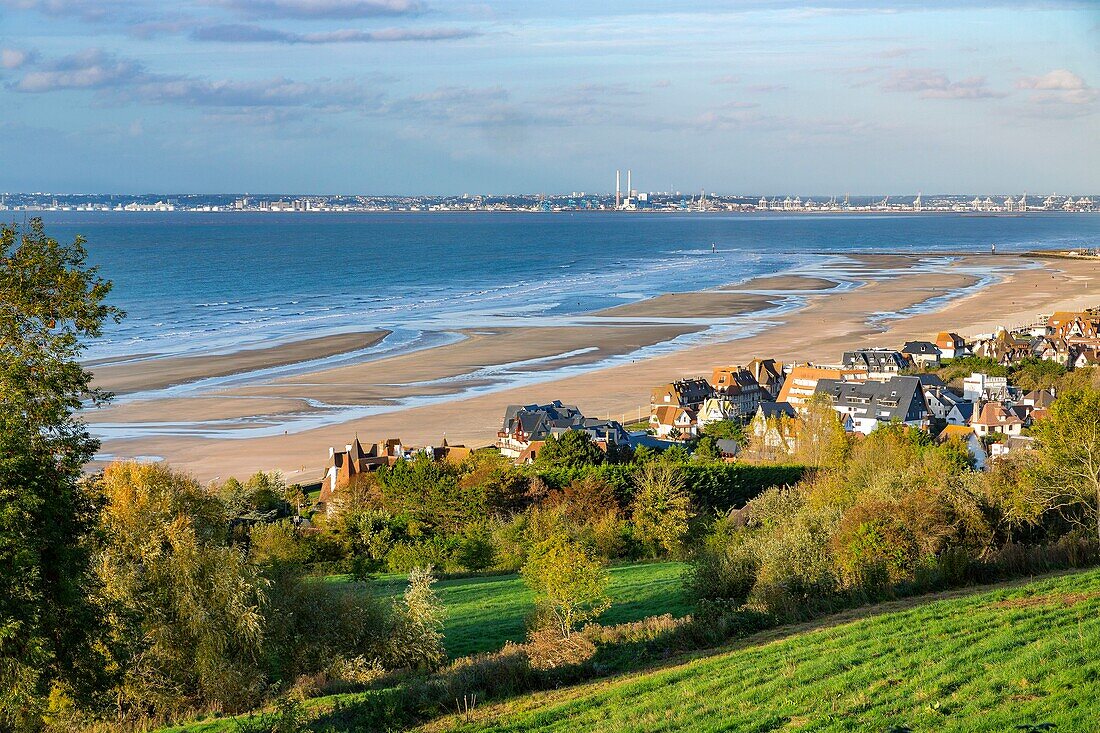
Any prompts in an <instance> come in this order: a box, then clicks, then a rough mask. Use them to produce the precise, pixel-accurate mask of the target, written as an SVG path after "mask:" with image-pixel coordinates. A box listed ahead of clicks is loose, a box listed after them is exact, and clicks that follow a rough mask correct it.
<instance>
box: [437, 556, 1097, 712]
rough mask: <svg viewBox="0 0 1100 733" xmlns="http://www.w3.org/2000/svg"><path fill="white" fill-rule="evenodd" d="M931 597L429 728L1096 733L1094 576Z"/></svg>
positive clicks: (791, 630) (759, 638) (755, 639)
mask: <svg viewBox="0 0 1100 733" xmlns="http://www.w3.org/2000/svg"><path fill="white" fill-rule="evenodd" d="M940 597H941V598H944V599H943V600H937V601H932V602H930V601H929V599H928V598H927V597H926V598H923V599H922V598H913V599H907V600H905V601H898V602H895V603H890V604H884V605H882V606H878V607H873V608H871V609H862V610H856V611H851V612H848V613H846V614H840V615H838V616H833V617H830V618H826V619H823V620H822V621H819V622H817V623H815V624H806V625H802V626H798V627H788V628H785V629H778V630H775V631H772V632H767V633H763V634H758V635H756V636H754V637H750V638H748V639H745V640H743V641H741V642H738V643H737V644H735V645H734V646H733V647H728V648H727V650H725V651H721V652H720V653H711V654H709V655H707V656H705V657H702V658H696V659H694V660H692V661H689V662H687V663H681V664H677V665H675V666H671V667H667V668H664V669H662V670H660V671H654V672H649V673H644V674H635V675H632V676H624V677H619V678H615V679H611V680H604V681H601V682H597V683H592V684H587V685H583V686H579V687H575V688H572V689H567V690H561V691H555V692H551V693H543V694H536V695H531V696H527V697H525V698H519V699H516V700H514V701H511V702H507V703H501V704H498V705H495V706H490V707H486V708H483V709H481V710H477V711H475V715H474V716H473V717H474V722H473V723H470V724H466V725H465V726H464V727H463V726H461V725H460V722H459V721H456V720H455V719H454V718H450V719H446V720H441V721H437V722H436V723H435V724H434V725H433V726H432V727H433V728H434V729H438V730H454V729H458V730H467V731H475V730H476V731H527V730H546V731H574V730H584V731H589V732H597V733H598V732H600V731H616V732H618V731H647V732H648V731H673V730H677V731H680V730H691V731H769V730H798V731H863V730H869V731H891V730H892V731H903V730H912V731H1012V730H1018V729H1021V730H1027V729H1028V728H1027V726H1038V725H1041V724H1044V723H1049V724H1053V726H1055V727H1053V728H1047V729H1048V730H1053V731H1056V732H1069V731H1074V732H1076V731H1098V730H1100V722H1098V721H1100V571H1096V570H1093V571H1088V572H1080V573H1076V574H1071V575H1062V576H1057V577H1050V578H1047V579H1044V580H1040V581H1037V582H1033V583H1030V584H1015V585H1006V586H1001V587H998V588H997V589H996V590H993V591H987V592H981V593H976V592H974V591H973V590H970V591H957V592H953V593H949V594H942V595H941V596H940ZM861 615H862V616H863V617H862V618H860V616H861ZM853 619H854V620H853ZM479 719H480V720H479ZM462 722H463V723H464V722H465V721H462ZM1040 729H1042V728H1033V729H1032V730H1040Z"/></svg>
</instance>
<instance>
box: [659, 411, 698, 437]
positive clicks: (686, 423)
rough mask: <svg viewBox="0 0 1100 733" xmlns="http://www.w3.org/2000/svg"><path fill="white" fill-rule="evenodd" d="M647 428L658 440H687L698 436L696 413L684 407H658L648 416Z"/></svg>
mask: <svg viewBox="0 0 1100 733" xmlns="http://www.w3.org/2000/svg"><path fill="white" fill-rule="evenodd" d="M649 426H650V428H652V429H653V432H654V434H655V435H656V436H657V437H658V438H664V439H666V440H688V439H689V438H694V437H695V436H696V435H698V434H699V426H698V413H697V412H696V411H695V410H692V409H690V408H686V407H677V406H676V405H660V406H658V407H655V408H654V409H653V413H652V414H651V415H650V416H649Z"/></svg>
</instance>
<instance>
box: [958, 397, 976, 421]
mask: <svg viewBox="0 0 1100 733" xmlns="http://www.w3.org/2000/svg"><path fill="white" fill-rule="evenodd" d="M955 409H956V410H958V411H959V414H960V415H962V418H963V420H966V421H967V422H970V416H971V415H973V414H974V403H973V402H970V401H969V400H959V401H958V402H956V403H955Z"/></svg>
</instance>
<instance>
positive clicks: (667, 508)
mask: <svg viewBox="0 0 1100 733" xmlns="http://www.w3.org/2000/svg"><path fill="white" fill-rule="evenodd" d="M637 483H638V490H637V492H636V493H635V495H634V504H633V517H632V518H633V520H634V534H635V537H637V538H638V540H639V541H640V542H642V543H643V544H644V545H646V546H647V548H648V550H649V552H650V553H651V554H652V555H653V556H657V555H659V554H661V553H666V554H669V555H675V554H678V553H679V552H680V551H681V550H682V542H683V538H684V535H685V534H687V530H688V521H689V520H690V519H691V517H692V516H693V512H692V510H691V499H690V498H689V497H688V495H687V492H686V491H684V479H683V474H682V473H681V471H680V468H679V467H678V466H676V465H673V464H669V463H662V462H654V463H650V464H648V465H646V466H645V467H644V468H643V469H642V471H641V473H640V474H639V475H638V478H637Z"/></svg>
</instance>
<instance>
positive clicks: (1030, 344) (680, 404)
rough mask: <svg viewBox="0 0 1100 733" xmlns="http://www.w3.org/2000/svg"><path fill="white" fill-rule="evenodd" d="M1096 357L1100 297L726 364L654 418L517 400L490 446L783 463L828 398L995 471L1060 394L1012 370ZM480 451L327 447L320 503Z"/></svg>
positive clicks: (662, 404)
mask: <svg viewBox="0 0 1100 733" xmlns="http://www.w3.org/2000/svg"><path fill="white" fill-rule="evenodd" d="M1094 366H1100V308H1094V309H1089V310H1084V311H1058V312H1055V313H1052V314H1050V315H1048V316H1045V317H1041V318H1038V319H1037V320H1036V321H1035V323H1033V324H1032V325H1030V326H1028V327H1024V328H1017V329H1008V328H1000V329H998V330H997V331H996V332H995V333H991V334H985V335H981V336H978V337H976V338H973V339H971V340H969V341H968V340H967V339H964V338H963V337H961V336H960V335H959V334H957V333H955V332H953V331H942V332H939V333H937V334H934V335H930V336H929V340H926V341H908V342H906V343H904V344H901V345H898V346H896V347H881V348H879V347H873V348H855V349H852V350H851V351H845V352H843V353H842V354H840V355H839V360H838V361H836V362H835V363H820V362H807V363H787V364H784V363H781V362H778V361H776V360H775V359H769V358H756V359H753V360H751V361H749V362H748V363H746V364H734V365H718V366H715V367H714V369H713V372H712V373H711V374H710V375H709V376H695V377H687V378H680V379H676V380H674V381H671V382H668V383H666V384H662V385H659V386H656V387H654V388H653V390H652V392H651V394H650V399H649V407H650V413H649V416H648V419H645V420H641V421H638V422H636V423H633V424H623V422H621V421H617V420H612V419H610V418H608V419H601V418H598V417H592V416H586V415H585V414H584V412H583V410H582V408H581V407H579V406H577V405H570V404H564V403H562V402H561V401H560V400H554V401H552V402H549V403H545V404H528V405H508V406H507V407H506V408H505V410H504V416H503V420H502V423H501V426H500V429H499V431H498V432H497V439H496V442H495V443H494V444H492V445H489V446H484V447H483V448H482V449H484V450H492V451H498V452H499V453H500V455H502V456H504V457H506V458H508V459H510V460H512V461H514V462H515V463H516V464H517V465H524V464H533V463H535V462H536V461H537V459H538V455H539V452H540V451H541V450H542V448H543V446H545V445H546V442H547V441H548V440H558V439H560V438H561V437H562V436H563V435H564V434H566V433H569V432H577V433H581V434H583V435H584V436H586V438H587V440H589V441H590V442H591V443H592V444H593V445H595V446H597V447H598V448H599V449H600V450H601V451H603V452H604V453H610V452H613V451H622V450H634V449H638V448H642V447H644V448H646V449H650V450H656V451H661V450H665V449H668V448H671V447H674V446H681V447H683V448H686V449H687V450H689V451H691V450H696V449H697V448H698V446H699V445H700V443H701V442H702V440H703V439H706V438H708V436H715V435H721V436H726V437H718V438H713V439H712V440H713V443H712V445H711V449H712V450H715V451H717V454H718V456H719V457H720V458H721V459H722V460H723V461H726V462H730V463H733V462H750V463H751V462H764V461H783V460H785V459H788V458H791V457H793V456H795V455H796V454H797V453H798V451H799V449H800V447H802V446H801V444H802V443H803V442H804V441H806V440H813V439H815V436H813V435H812V434H811V433H810V431H808V430H807V429H806V428H805V425H806V423H807V416H808V415H809V414H810V413H811V412H812V411H813V410H814V409H815V408H816V409H821V408H822V407H824V408H827V409H830V410H832V411H835V413H836V415H837V422H838V424H839V425H840V426H841V427H842V428H843V430H844V432H845V433H847V434H850V435H855V436H866V435H869V434H870V433H871V432H872V431H874V430H875V429H876V428H878V427H879V426H882V425H889V424H900V425H906V426H909V427H912V428H915V429H918V430H920V431H922V432H924V433H927V434H929V435H930V436H931V437H932V438H934V439H935V440H937V441H958V442H959V443H960V444H962V445H964V446H965V448H966V451H967V452H968V454H969V456H970V460H971V462H972V465H973V466H974V468H976V469H979V470H985V469H988V468H989V467H990V465H991V464H992V462H994V461H996V460H998V459H1000V458H1003V457H1005V456H1007V455H1009V454H1011V453H1016V452H1024V451H1029V450H1033V449H1034V440H1033V438H1031V437H1030V436H1029V435H1028V433H1029V431H1030V428H1031V427H1032V425H1033V424H1034V423H1035V422H1037V421H1040V420H1042V419H1044V417H1046V415H1047V410H1048V409H1049V407H1050V406H1051V404H1052V403H1053V402H1054V400H1055V398H1056V397H1057V394H1056V390H1055V389H1054V388H1039V387H1035V386H1034V385H1030V386H1029V385H1022V384H1014V383H1013V380H1012V379H1011V378H1010V377H1009V376H1007V375H1009V374H1010V373H1011V371H1012V370H1014V369H1016V370H1020V369H1021V368H1023V367H1031V368H1032V370H1033V371H1036V372H1038V373H1046V372H1047V371H1049V370H1051V369H1053V370H1055V371H1057V372H1059V373H1063V372H1064V371H1072V370H1074V369H1082V368H1087V367H1094ZM960 368H961V369H962V370H963V371H961V372H960ZM970 369H972V371H971V370H970ZM948 372H949V373H950V374H951V376H949V377H948V378H946V379H945V378H944V376H945V373H948ZM716 428H717V429H716ZM732 435H736V436H737V437H736V438H734V437H730V436H732ZM471 452H472V449H471V448H469V447H467V446H455V445H450V444H448V442H447V440H446V438H445V437H444V438H443V439H442V440H441V442H440V444H439V445H438V446H418V447H413V446H408V445H405V444H404V443H403V442H402V441H401V440H400V439H397V438H387V439H384V440H382V441H380V442H378V443H374V444H371V445H370V446H369V447H368V448H364V447H363V445H362V444H361V443H360V442H359V439H358V437H356V438H355V440H354V441H353V442H352V443H349V444H348V445H346V446H344V450H342V451H339V450H336V449H335V448H330V449H329V458H328V465H327V467H326V469H325V473H324V478H323V480H322V482H321V493H320V499H319V502H320V504H321V505H322V506H324V505H325V504H327V503H328V502H330V501H331V499H332V498H333V497H334V496H336V495H338V493H339V491H340V489H341V488H342V487H345V486H348V485H349V484H351V483H352V482H353V481H354V480H355V477H356V476H357V475H359V474H362V473H369V472H371V471H373V470H376V469H378V468H380V467H383V466H386V467H392V466H393V465H394V464H395V463H396V462H397V461H399V460H413V459H415V458H417V457H419V456H423V457H426V458H428V459H431V460H436V461H442V460H463V459H465V458H467V457H468V456H469V455H470V453H471Z"/></svg>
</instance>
